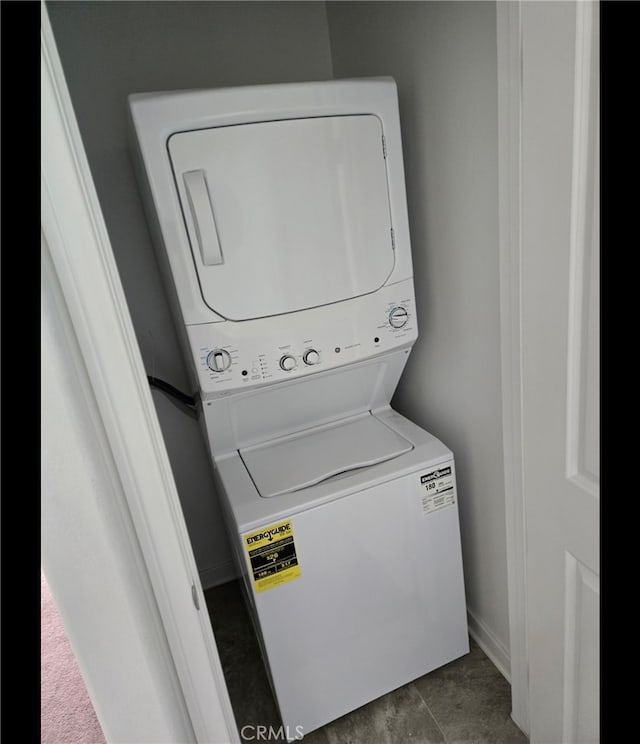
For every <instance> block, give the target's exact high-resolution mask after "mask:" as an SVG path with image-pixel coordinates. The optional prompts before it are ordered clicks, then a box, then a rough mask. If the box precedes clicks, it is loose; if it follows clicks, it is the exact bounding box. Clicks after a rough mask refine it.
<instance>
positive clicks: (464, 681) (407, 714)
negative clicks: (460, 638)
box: [205, 582, 528, 744]
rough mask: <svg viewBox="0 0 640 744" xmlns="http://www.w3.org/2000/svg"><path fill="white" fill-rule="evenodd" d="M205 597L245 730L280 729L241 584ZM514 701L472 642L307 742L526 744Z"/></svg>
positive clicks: (226, 586)
mask: <svg viewBox="0 0 640 744" xmlns="http://www.w3.org/2000/svg"><path fill="white" fill-rule="evenodd" d="M205 596H206V600H207V605H208V609H209V615H210V616H211V624H212V626H213V630H214V633H215V636H216V641H217V643H218V650H219V653H220V659H221V661H222V667H223V669H224V672H225V676H226V680H227V687H228V689H229V696H230V698H231V704H232V706H233V710H234V712H235V716H236V723H237V724H238V729H239V730H240V731H241V730H242V727H243V726H245V725H251V726H256V725H258V724H261V725H264V726H273V728H274V729H275V730H277V729H278V728H279V727H280V726H281V722H280V719H279V716H278V710H277V708H276V704H275V701H274V699H273V695H272V693H271V689H270V687H269V682H268V680H267V676H266V673H265V671H264V667H263V665H262V659H261V657H260V651H259V647H258V643H257V641H256V639H255V636H254V633H253V628H252V625H251V620H250V617H249V614H248V612H247V610H246V608H245V604H244V598H243V596H242V594H241V588H240V585H239V583H238V582H231V583H228V584H224V585H222V586H219V587H215V588H213V589H209V590H207V592H206V593H205ZM510 698H511V691H510V687H509V683H508V682H507V681H506V680H505V679H504V677H503V676H502V675H501V674H500V672H498V670H497V669H496V668H495V667H494V665H493V664H492V663H491V662H490V661H489V659H488V658H487V657H486V656H485V654H484V653H483V652H482V651H481V650H480V648H479V647H478V646H477V645H476V644H475V643H474V641H473V640H472V641H471V652H470V653H469V654H468V655H467V656H464V657H463V658H461V659H457V660H456V661H453V662H451V663H450V664H447V665H446V666H444V667H441V668H440V669H436V670H435V671H433V672H431V673H430V674H427V675H426V676H424V677H421V678H420V679H417V680H415V681H414V682H411V683H409V684H408V685H405V686H404V687H401V688H400V689H398V690H394V691H393V692H391V693H389V694H388V695H385V696H383V697H381V698H379V699H378V700H374V701H373V702H372V703H369V704H368V705H365V706H363V707H362V708H359V709H358V710H355V711H353V712H352V713H349V714H348V715H346V716H343V717H342V718H340V719H338V720H337V721H333V722H332V723H330V724H328V725H327V726H324V727H323V728H321V729H318V730H317V731H312V732H311V733H309V734H307V736H305V737H304V744H404V743H405V742H415V744H436V742H444V744H526V743H527V741H528V740H527V737H526V736H524V734H523V733H522V732H521V731H520V730H519V729H518V727H517V726H516V725H515V724H514V723H513V721H512V720H511V718H510V715H509V712H510V710H511V699H510ZM251 731H252V732H254V731H255V729H251ZM283 740H284V739H281V741H283ZM271 741H274V739H273V738H272V739H271Z"/></svg>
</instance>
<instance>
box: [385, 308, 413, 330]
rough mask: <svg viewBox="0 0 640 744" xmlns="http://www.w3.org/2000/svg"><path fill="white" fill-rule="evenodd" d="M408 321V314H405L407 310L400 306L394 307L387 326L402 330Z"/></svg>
mask: <svg viewBox="0 0 640 744" xmlns="http://www.w3.org/2000/svg"><path fill="white" fill-rule="evenodd" d="M408 320H409V313H408V312H407V308H406V307H403V306H402V305H398V307H394V308H393V310H392V311H391V312H390V313H389V325H391V327H392V328H402V326H404V325H406V323H407V321H408Z"/></svg>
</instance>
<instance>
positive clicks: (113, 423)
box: [41, 2, 239, 742]
mask: <svg viewBox="0 0 640 744" xmlns="http://www.w3.org/2000/svg"><path fill="white" fill-rule="evenodd" d="M41 86H42V87H41V90H42V101H41V103H42V134H41V137H42V142H41V144H42V161H41V190H42V212H41V226H42V232H43V236H44V240H45V243H46V245H47V246H48V250H49V253H50V256H51V259H52V262H53V266H54V270H55V274H56V277H57V281H58V282H59V284H60V287H61V289H62V293H63V296H64V301H65V303H66V309H67V310H68V314H69V317H70V319H71V323H72V326H73V332H74V335H75V337H76V340H77V343H78V347H79V349H80V353H81V357H82V359H81V360H80V362H79V363H78V362H76V364H78V367H80V366H82V367H83V368H84V370H86V374H88V377H89V379H90V381H91V386H92V392H93V395H94V396H95V400H96V402H97V406H98V410H99V416H100V424H101V425H102V426H103V427H104V431H105V432H106V439H107V442H106V445H105V452H106V450H107V449H108V450H109V452H108V454H109V457H108V458H105V459H109V458H113V463H114V467H113V472H112V473H111V475H112V477H113V479H114V482H119V483H120V484H121V486H122V489H123V491H124V494H125V497H126V501H127V505H128V509H129V514H128V515H127V514H123V515H122V518H123V519H127V520H130V521H131V523H132V524H133V527H134V529H135V533H136V535H137V538H138V541H139V545H140V549H141V551H142V554H143V556H144V560H145V563H146V570H147V577H146V581H148V583H149V588H150V589H151V591H152V592H153V595H154V596H155V598H156V601H157V605H158V610H159V613H160V616H161V618H162V623H163V626H164V632H165V633H166V638H167V642H168V645H169V648H170V650H171V654H172V657H173V661H174V664H175V669H176V672H177V675H178V679H179V681H180V685H181V687H182V691H181V692H182V694H183V695H184V701H186V705H187V709H188V712H189V716H190V719H191V723H192V726H193V730H194V732H195V735H196V740H197V741H198V742H239V737H238V733H237V728H236V723H235V719H234V716H233V711H232V709H231V704H230V701H229V696H228V692H227V688H226V684H225V680H224V675H223V672H222V667H221V664H220V659H219V656H218V651H217V648H216V644H215V640H214V637H213V631H212V629H211V625H210V621H209V618H208V614H207V606H206V603H205V599H204V595H203V592H202V587H201V584H200V580H199V577H198V571H197V568H196V564H195V559H194V556H193V553H192V550H191V544H190V542H189V537H188V534H187V530H186V525H185V523H184V518H183V515H182V510H181V507H180V501H179V498H178V493H177V490H176V486H175V482H174V479H173V474H172V472H171V467H170V464H169V458H168V455H167V451H166V448H165V444H164V440H163V437H162V433H161V430H160V425H159V422H158V419H157V415H156V411H155V408H154V405H153V401H152V398H151V394H150V391H149V386H148V383H147V379H146V374H145V371H144V367H143V364H142V359H141V356H140V351H139V348H138V343H137V340H136V336H135V333H134V330H133V325H132V323H131V318H130V315H129V312H128V308H127V304H126V301H125V297H124V293H123V290H122V286H121V282H120V277H119V274H118V270H117V267H116V264H115V260H114V257H113V252H112V248H111V244H110V242H109V237H108V234H107V230H106V227H105V223H104V219H103V215H102V211H101V208H100V203H99V201H98V197H97V194H96V191H95V187H94V184H93V180H92V177H91V173H90V169H89V164H88V161H87V158H86V155H85V151H84V147H83V145H82V140H81V137H80V132H79V129H78V125H77V122H76V119H75V115H74V112H73V107H72V105H71V99H70V96H69V91H68V89H67V85H66V81H65V78H64V73H63V70H62V66H61V63H60V59H59V57H58V52H57V49H56V45H55V41H54V37H53V33H52V30H51V26H50V22H49V18H48V15H47V11H46V7H45V5H44V2H42V3H41ZM69 363H70V364H73V363H74V362H73V361H72V360H70V362H69ZM134 568H135V567H132V570H134ZM90 570H91V568H90V563H89V562H88V563H87V568H86V571H90ZM105 570H108V567H107V568H106V569H105ZM54 578H55V582H54V583H55V584H56V585H57V586H58V587H65V576H63V575H60V576H56V577H54ZM68 583H69V582H68V580H67V584H68ZM66 588H67V589H68V591H69V592H71V593H73V587H71V586H66ZM84 599H85V601H86V602H91V601H92V598H91V596H87V597H86V598H84ZM66 621H67V623H68V624H70V625H72V624H73V621H74V618H73V617H69V616H67V617H66ZM83 632H84V634H85V636H86V634H87V632H90V630H89V631H88V630H87V629H86V628H85V629H83ZM99 640H100V639H96V641H97V642H99ZM86 669H87V667H85V670H86ZM114 674H115V675H116V676H117V670H114ZM87 682H88V687H90V688H91V687H92V685H91V680H90V679H89V680H87ZM176 695H178V696H179V695H180V691H179V690H177V691H176ZM176 705H177V706H178V707H179V706H180V705H183V701H182V698H181V697H180V700H177V702H176ZM108 710H109V706H108V705H107V706H105V707H103V708H102V714H103V717H104V715H105V711H106V715H108ZM107 723H108V722H107Z"/></svg>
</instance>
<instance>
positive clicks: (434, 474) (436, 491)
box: [420, 465, 456, 514]
mask: <svg viewBox="0 0 640 744" xmlns="http://www.w3.org/2000/svg"><path fill="white" fill-rule="evenodd" d="M420 485H421V486H422V513H423V514H430V513H431V512H434V511H437V510H438V509H442V508H443V507H445V506H451V505H452V504H455V503H456V481H455V475H454V473H453V468H452V467H451V466H450V465H447V466H446V467H442V468H436V469H435V470H432V471H431V472H429V473H425V474H424V475H421V476H420Z"/></svg>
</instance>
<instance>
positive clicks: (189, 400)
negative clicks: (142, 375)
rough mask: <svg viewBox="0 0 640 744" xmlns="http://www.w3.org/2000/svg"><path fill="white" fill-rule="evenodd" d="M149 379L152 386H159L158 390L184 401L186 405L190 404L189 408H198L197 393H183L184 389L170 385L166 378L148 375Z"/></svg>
mask: <svg viewBox="0 0 640 744" xmlns="http://www.w3.org/2000/svg"><path fill="white" fill-rule="evenodd" d="M147 380H148V381H149V385H151V387H155V388H158V390H162V392H163V393H166V394H167V395H171V396H173V397H174V398H176V399H177V400H179V401H180V402H181V403H184V405H186V406H189V408H193V409H194V410H195V409H196V408H197V405H198V402H197V399H196V396H195V395H187V394H186V393H183V392H182V390H178V388H175V387H173V385H170V384H169V383H168V382H165V381H164V380H160V379H159V378H158V377H152V376H151V375H147Z"/></svg>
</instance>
